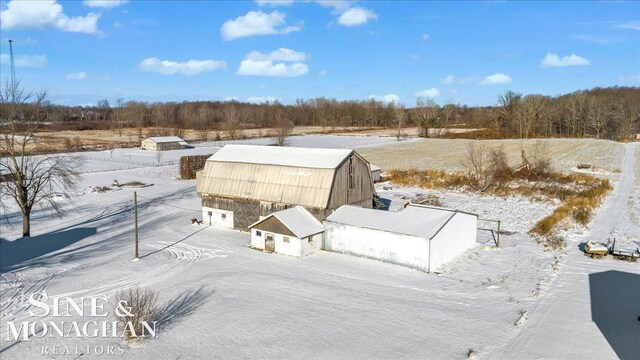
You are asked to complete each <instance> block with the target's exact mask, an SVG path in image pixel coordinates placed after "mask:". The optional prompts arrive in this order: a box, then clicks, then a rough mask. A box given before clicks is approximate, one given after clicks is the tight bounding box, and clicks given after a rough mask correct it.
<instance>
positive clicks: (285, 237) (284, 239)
mask: <svg viewBox="0 0 640 360" xmlns="http://www.w3.org/2000/svg"><path fill="white" fill-rule="evenodd" d="M282 241H284V242H285V243H287V244H288V243H289V237H288V236H283V237H282Z"/></svg>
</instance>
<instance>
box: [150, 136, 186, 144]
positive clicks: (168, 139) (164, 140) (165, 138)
mask: <svg viewBox="0 0 640 360" xmlns="http://www.w3.org/2000/svg"><path fill="white" fill-rule="evenodd" d="M146 140H151V141H153V142H156V143H168V142H185V141H184V140H182V139H181V138H180V137H178V136H154V137H150V138H147V139H146Z"/></svg>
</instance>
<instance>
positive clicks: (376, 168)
mask: <svg viewBox="0 0 640 360" xmlns="http://www.w3.org/2000/svg"><path fill="white" fill-rule="evenodd" d="M369 169H371V171H380V170H382V168H380V166H376V165H373V164H369Z"/></svg>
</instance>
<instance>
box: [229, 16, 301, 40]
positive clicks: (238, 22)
mask: <svg viewBox="0 0 640 360" xmlns="http://www.w3.org/2000/svg"><path fill="white" fill-rule="evenodd" d="M285 16H286V15H285V14H284V13H281V12H279V11H273V12H271V13H264V12H262V11H249V12H248V13H247V14H246V15H242V16H238V17H237V18H235V19H233V20H227V21H226V22H225V23H224V24H222V27H221V28H220V33H221V34H222V38H223V39H224V40H234V39H239V38H243V37H247V36H254V35H270V34H288V33H290V32H293V31H300V26H285V25H286V24H285Z"/></svg>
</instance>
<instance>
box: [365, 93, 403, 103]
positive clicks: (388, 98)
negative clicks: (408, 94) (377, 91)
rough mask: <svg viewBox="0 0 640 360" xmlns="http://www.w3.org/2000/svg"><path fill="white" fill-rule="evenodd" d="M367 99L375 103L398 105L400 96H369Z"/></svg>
mask: <svg viewBox="0 0 640 360" xmlns="http://www.w3.org/2000/svg"><path fill="white" fill-rule="evenodd" d="M369 99H373V100H375V101H381V102H384V103H387V104H390V103H395V104H398V103H400V96H398V95H396V94H387V95H384V96H382V95H369Z"/></svg>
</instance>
